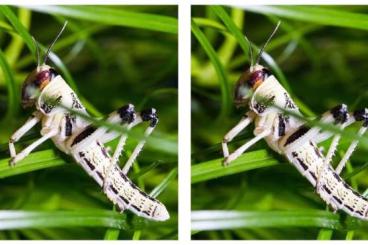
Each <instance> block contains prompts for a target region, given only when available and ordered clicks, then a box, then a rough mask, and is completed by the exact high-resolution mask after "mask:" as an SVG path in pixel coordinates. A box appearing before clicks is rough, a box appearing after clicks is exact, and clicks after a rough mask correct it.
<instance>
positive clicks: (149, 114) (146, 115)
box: [141, 108, 158, 127]
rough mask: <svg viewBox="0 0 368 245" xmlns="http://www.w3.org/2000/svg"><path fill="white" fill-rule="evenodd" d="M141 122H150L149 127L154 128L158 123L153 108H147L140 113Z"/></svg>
mask: <svg viewBox="0 0 368 245" xmlns="http://www.w3.org/2000/svg"><path fill="white" fill-rule="evenodd" d="M141 116H142V120H143V121H145V122H146V121H150V122H151V123H150V127H155V126H156V125H157V123H158V117H157V114H156V109H155V108H149V109H146V110H143V111H142V112H141Z"/></svg>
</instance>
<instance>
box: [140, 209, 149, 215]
mask: <svg viewBox="0 0 368 245" xmlns="http://www.w3.org/2000/svg"><path fill="white" fill-rule="evenodd" d="M142 213H144V214H146V215H147V216H149V215H150V213H149V212H148V211H147V210H144V211H142Z"/></svg>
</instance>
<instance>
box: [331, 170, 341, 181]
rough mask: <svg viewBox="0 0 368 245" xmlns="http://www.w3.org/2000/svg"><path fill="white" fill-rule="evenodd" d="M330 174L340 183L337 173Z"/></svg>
mask: <svg viewBox="0 0 368 245" xmlns="http://www.w3.org/2000/svg"><path fill="white" fill-rule="evenodd" d="M332 174H333V176H334V177H335V179H336V180H337V181H338V182H341V179H340V176H339V175H338V174H337V173H335V172H332Z"/></svg>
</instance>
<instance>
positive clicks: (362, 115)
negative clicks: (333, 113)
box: [354, 108, 368, 127]
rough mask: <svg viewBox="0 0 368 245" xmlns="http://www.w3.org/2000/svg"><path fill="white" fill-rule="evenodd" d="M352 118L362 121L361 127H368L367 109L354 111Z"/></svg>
mask: <svg viewBox="0 0 368 245" xmlns="http://www.w3.org/2000/svg"><path fill="white" fill-rule="evenodd" d="M354 118H355V120H357V121H363V126H364V127H368V109H367V108H364V109H361V110H357V111H355V112H354Z"/></svg>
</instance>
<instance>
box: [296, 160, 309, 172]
mask: <svg viewBox="0 0 368 245" xmlns="http://www.w3.org/2000/svg"><path fill="white" fill-rule="evenodd" d="M296 160H298V162H299V164H300V165H301V166H302V167H303V169H304V170H307V169H308V166H307V165H306V164H305V163H304V161H303V160H302V159H300V158H297V159H296Z"/></svg>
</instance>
